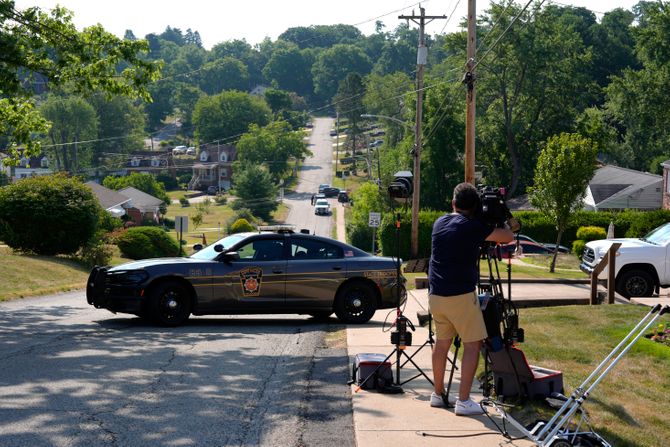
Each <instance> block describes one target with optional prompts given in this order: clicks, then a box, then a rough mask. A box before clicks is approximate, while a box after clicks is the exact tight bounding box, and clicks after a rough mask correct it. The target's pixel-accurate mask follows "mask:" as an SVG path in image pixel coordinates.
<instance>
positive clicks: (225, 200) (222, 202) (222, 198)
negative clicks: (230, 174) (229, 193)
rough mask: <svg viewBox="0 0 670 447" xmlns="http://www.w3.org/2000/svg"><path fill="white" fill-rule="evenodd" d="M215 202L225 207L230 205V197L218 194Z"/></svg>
mask: <svg viewBox="0 0 670 447" xmlns="http://www.w3.org/2000/svg"><path fill="white" fill-rule="evenodd" d="M214 201H215V202H216V204H217V205H225V204H226V203H228V197H226V196H225V195H223V194H217V195H216V197H215V198H214Z"/></svg>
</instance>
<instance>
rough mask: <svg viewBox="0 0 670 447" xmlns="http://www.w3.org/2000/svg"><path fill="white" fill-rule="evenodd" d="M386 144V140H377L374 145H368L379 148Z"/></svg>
mask: <svg viewBox="0 0 670 447" xmlns="http://www.w3.org/2000/svg"><path fill="white" fill-rule="evenodd" d="M382 144H384V140H375V141H373V142H372V143H370V144H368V146H369V147H379V146H381V145H382Z"/></svg>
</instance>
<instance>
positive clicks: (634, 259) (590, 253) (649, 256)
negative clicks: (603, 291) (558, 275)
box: [580, 223, 670, 298]
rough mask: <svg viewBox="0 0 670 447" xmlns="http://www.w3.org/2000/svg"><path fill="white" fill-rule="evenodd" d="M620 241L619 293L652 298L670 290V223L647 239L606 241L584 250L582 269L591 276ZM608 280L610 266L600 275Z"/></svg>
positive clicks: (651, 233)
mask: <svg viewBox="0 0 670 447" xmlns="http://www.w3.org/2000/svg"><path fill="white" fill-rule="evenodd" d="M614 242H620V243H621V247H620V248H619V251H618V252H617V255H616V261H615V264H616V265H615V269H616V270H615V274H616V282H615V290H616V291H617V293H618V294H619V295H622V296H624V297H626V298H631V297H641V296H651V295H652V294H653V293H654V292H655V291H656V292H658V289H659V287H670V223H666V224H664V225H661V226H660V227H658V228H656V229H654V230H653V231H651V232H650V233H649V234H647V235H646V236H645V237H643V238H639V239H633V238H624V239H603V240H598V241H591V242H588V243H587V244H586V247H584V253H583V255H582V263H581V265H580V268H581V270H582V271H583V272H585V273H588V274H591V272H592V271H593V269H594V268H595V266H596V265H597V264H598V262H600V260H601V259H602V257H603V256H604V255H605V253H607V250H608V249H609V247H610V245H612V244H613V243H614ZM598 278H599V279H606V278H607V267H606V268H605V269H604V270H603V272H602V273H601V274H600V275H599V276H598Z"/></svg>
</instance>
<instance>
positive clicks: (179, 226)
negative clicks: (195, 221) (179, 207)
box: [174, 216, 188, 233]
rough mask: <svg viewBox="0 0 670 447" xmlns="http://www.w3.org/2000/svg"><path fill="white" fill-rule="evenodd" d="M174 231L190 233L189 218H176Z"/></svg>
mask: <svg viewBox="0 0 670 447" xmlns="http://www.w3.org/2000/svg"><path fill="white" fill-rule="evenodd" d="M174 229H175V230H176V231H177V233H186V232H187V231H188V216H177V217H175V218H174Z"/></svg>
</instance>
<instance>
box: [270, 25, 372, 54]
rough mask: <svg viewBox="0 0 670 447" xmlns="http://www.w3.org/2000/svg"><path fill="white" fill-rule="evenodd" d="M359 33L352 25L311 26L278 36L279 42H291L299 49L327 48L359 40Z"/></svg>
mask: <svg viewBox="0 0 670 447" xmlns="http://www.w3.org/2000/svg"><path fill="white" fill-rule="evenodd" d="M362 37H363V35H362V34H361V31H360V30H359V29H358V28H356V27H355V26H353V25H343V24H338V25H312V26H309V27H307V26H296V27H294V28H289V29H287V30H286V31H284V32H283V33H281V34H280V35H279V38H278V39H279V40H283V41H286V42H293V43H294V44H296V45H298V46H299V47H300V48H307V47H322V48H328V47H332V46H334V45H336V44H339V43H352V42H355V41H358V40H361V39H362Z"/></svg>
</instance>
